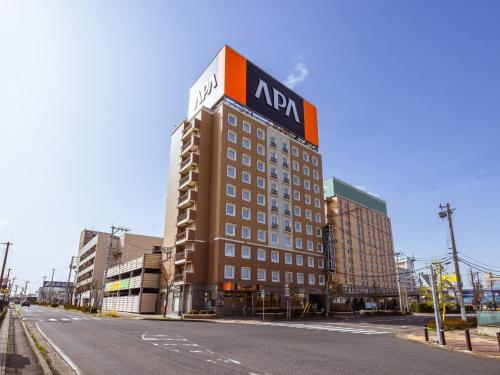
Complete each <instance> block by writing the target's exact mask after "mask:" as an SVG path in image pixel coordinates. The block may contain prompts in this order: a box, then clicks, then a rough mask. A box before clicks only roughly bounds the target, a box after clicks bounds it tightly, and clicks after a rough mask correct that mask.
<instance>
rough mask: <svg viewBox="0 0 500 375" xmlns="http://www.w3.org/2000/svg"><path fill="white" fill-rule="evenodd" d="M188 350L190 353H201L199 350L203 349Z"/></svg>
mask: <svg viewBox="0 0 500 375" xmlns="http://www.w3.org/2000/svg"><path fill="white" fill-rule="evenodd" d="M189 352H190V353H201V352H203V350H190V351H189Z"/></svg>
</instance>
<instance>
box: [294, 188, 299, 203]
mask: <svg viewBox="0 0 500 375" xmlns="http://www.w3.org/2000/svg"><path fill="white" fill-rule="evenodd" d="M293 199H294V200H296V201H299V202H300V191H298V190H294V191H293Z"/></svg>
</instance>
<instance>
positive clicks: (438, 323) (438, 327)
mask: <svg viewBox="0 0 500 375" xmlns="http://www.w3.org/2000/svg"><path fill="white" fill-rule="evenodd" d="M431 288H432V303H433V305H434V319H435V320H436V333H437V336H438V339H439V344H440V345H443V338H442V336H441V317H440V316H439V301H438V298H437V293H436V283H435V282H434V266H433V265H432V264H431Z"/></svg>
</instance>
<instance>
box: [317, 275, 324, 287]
mask: <svg viewBox="0 0 500 375" xmlns="http://www.w3.org/2000/svg"><path fill="white" fill-rule="evenodd" d="M318 281H319V285H325V276H324V275H319V276H318Z"/></svg>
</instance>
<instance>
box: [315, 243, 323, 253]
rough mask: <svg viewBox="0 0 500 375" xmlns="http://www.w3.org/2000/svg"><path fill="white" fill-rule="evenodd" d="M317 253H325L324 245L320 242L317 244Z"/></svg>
mask: <svg viewBox="0 0 500 375" xmlns="http://www.w3.org/2000/svg"><path fill="white" fill-rule="evenodd" d="M316 251H317V252H318V253H322V252H323V244H322V243H319V242H318V243H317V244H316Z"/></svg>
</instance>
